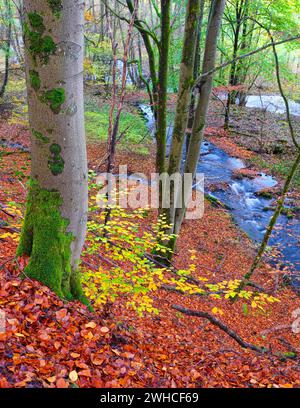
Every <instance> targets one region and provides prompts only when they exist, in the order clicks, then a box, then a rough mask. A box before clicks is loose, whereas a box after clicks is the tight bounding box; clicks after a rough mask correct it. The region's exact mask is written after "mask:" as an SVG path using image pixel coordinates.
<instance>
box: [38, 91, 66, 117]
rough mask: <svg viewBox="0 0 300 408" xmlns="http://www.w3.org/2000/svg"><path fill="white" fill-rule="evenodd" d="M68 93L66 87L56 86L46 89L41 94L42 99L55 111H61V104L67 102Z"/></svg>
mask: <svg viewBox="0 0 300 408" xmlns="http://www.w3.org/2000/svg"><path fill="white" fill-rule="evenodd" d="M65 100H66V95H65V90H64V88H54V89H50V90H48V91H45V92H44V93H43V95H42V96H41V101H42V102H44V103H47V104H48V105H49V106H50V109H51V110H52V112H53V113H56V114H57V113H59V112H60V110H61V105H62V104H63V103H64V102H65Z"/></svg>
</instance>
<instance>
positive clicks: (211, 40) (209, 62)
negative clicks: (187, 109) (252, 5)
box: [174, 0, 226, 234]
mask: <svg viewBox="0 0 300 408" xmlns="http://www.w3.org/2000/svg"><path fill="white" fill-rule="evenodd" d="M225 3H226V0H213V1H212V4H211V10H210V17H209V22H208V28H207V34H206V44H205V53H204V59H203V68H202V73H203V74H205V73H206V72H210V71H211V70H213V69H214V68H215V62H216V55H217V42H218V36H219V32H220V28H221V24H222V17H223V13H224V8H225ZM212 85H213V75H208V76H206V77H205V79H203V81H202V83H201V84H200V85H199V98H198V103H197V107H196V111H195V118H194V124H193V128H192V133H191V138H190V143H189V149H188V152H187V157H186V164H185V169H184V172H185V173H191V174H192V175H193V177H194V176H195V173H196V170H197V163H198V160H199V155H200V148H201V144H202V140H203V135H204V129H205V123H206V118H207V112H208V106H209V100H210V96H211V91H212ZM185 212H186V207H185V206H184V205H183V207H182V208H179V209H177V210H176V215H175V222H174V233H175V234H178V233H179V232H180V228H181V225H182V221H183V219H184V216H185Z"/></svg>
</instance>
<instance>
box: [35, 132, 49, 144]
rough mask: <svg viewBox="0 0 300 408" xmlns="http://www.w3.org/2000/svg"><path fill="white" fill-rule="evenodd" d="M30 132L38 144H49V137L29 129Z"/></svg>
mask: <svg viewBox="0 0 300 408" xmlns="http://www.w3.org/2000/svg"><path fill="white" fill-rule="evenodd" d="M31 132H32V134H33V136H34V137H35V138H36V139H37V140H39V141H40V142H42V143H45V144H47V143H49V142H50V139H49V137H47V136H44V135H43V134H42V133H41V132H38V131H37V130H34V129H31Z"/></svg>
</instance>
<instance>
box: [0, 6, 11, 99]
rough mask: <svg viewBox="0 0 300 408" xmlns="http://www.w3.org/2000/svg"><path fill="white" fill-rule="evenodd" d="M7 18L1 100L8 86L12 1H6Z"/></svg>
mask: <svg viewBox="0 0 300 408" xmlns="http://www.w3.org/2000/svg"><path fill="white" fill-rule="evenodd" d="M5 17H6V19H7V22H6V23H7V24H8V26H7V31H6V45H5V68H4V77H3V82H2V86H1V89H0V98H2V97H3V95H4V94H5V90H6V86H7V84H8V76H9V57H10V47H11V37H12V9H11V4H10V0H6V1H5Z"/></svg>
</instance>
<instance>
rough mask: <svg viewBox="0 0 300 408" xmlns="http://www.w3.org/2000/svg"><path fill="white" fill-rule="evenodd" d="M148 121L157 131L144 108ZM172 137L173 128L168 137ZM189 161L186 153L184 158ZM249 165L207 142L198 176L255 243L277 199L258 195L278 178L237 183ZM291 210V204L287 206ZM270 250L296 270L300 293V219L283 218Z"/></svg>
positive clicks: (264, 176)
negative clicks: (272, 249) (275, 251)
mask: <svg viewBox="0 0 300 408" xmlns="http://www.w3.org/2000/svg"><path fill="white" fill-rule="evenodd" d="M140 109H141V111H142V113H143V115H144V117H145V119H146V121H147V126H148V129H149V131H150V132H151V133H152V134H153V133H154V129H155V122H154V117H153V114H152V111H151V109H150V108H149V106H146V105H140ZM171 134H172V128H171V127H169V131H168V135H171ZM183 160H185V152H184V154H183ZM245 167H246V165H245V163H244V162H243V161H242V160H241V159H238V158H235V157H232V156H230V155H228V154H227V153H225V152H224V150H222V149H220V148H218V147H217V146H215V145H213V144H212V143H209V142H207V141H204V142H203V144H202V148H201V155H200V159H199V162H198V166H197V172H198V173H204V175H205V192H206V193H209V194H210V195H211V196H213V197H215V198H217V199H218V200H219V201H221V202H222V203H223V204H225V205H226V207H227V208H228V209H229V211H230V213H231V214H232V216H233V218H234V220H235V222H236V224H237V225H238V226H239V227H240V228H241V229H242V230H243V231H245V232H246V233H247V235H248V236H249V237H250V238H251V239H252V240H253V241H255V242H257V243H259V242H261V241H262V239H263V236H264V233H265V232H266V228H267V226H268V223H269V221H270V218H271V217H272V215H273V210H272V209H271V207H272V204H274V199H267V198H263V197H259V196H257V195H256V193H257V192H259V191H261V190H264V189H266V188H269V187H274V186H276V184H277V181H276V179H275V178H274V177H272V176H269V175H267V174H264V173H261V174H259V175H258V176H257V177H255V178H254V179H249V178H246V177H244V178H242V179H236V177H235V174H234V171H235V170H238V169H242V168H245ZM286 205H287V206H288V200H287V202H286ZM269 246H272V247H275V248H277V249H278V251H279V255H278V257H277V258H276V261H274V260H271V259H270V262H272V263H273V262H276V263H278V265H279V266H280V268H281V269H282V268H284V267H287V266H288V267H289V269H292V271H293V275H292V283H293V285H294V286H295V287H297V288H299V289H300V222H299V217H298V216H295V217H294V218H292V219H290V218H288V217H286V216H285V215H280V217H279V219H278V222H277V225H276V228H275V231H274V232H273V234H272V237H271V240H270V242H269Z"/></svg>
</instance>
